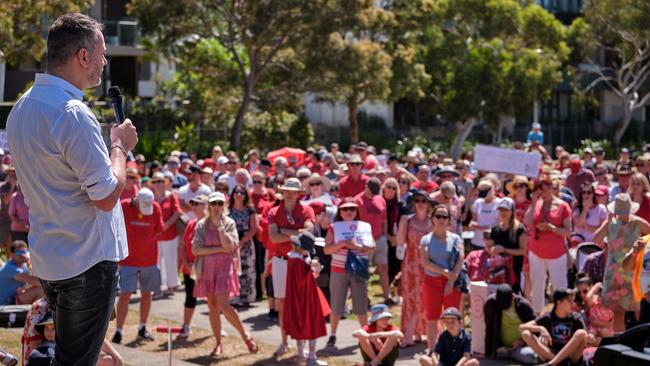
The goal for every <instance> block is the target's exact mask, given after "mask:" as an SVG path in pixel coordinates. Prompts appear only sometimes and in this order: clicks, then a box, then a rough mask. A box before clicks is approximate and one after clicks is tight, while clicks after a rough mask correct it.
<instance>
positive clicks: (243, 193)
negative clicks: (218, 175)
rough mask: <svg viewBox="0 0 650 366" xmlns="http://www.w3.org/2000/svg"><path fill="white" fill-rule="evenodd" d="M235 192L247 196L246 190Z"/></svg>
mask: <svg viewBox="0 0 650 366" xmlns="http://www.w3.org/2000/svg"><path fill="white" fill-rule="evenodd" d="M235 194H237V195H240V196H245V195H246V192H244V191H235Z"/></svg>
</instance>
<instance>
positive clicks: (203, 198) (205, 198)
mask: <svg viewBox="0 0 650 366" xmlns="http://www.w3.org/2000/svg"><path fill="white" fill-rule="evenodd" d="M190 202H196V203H200V204H203V205H207V204H208V196H206V195H204V194H200V195H198V196H196V197H193V198H192V199H190Z"/></svg>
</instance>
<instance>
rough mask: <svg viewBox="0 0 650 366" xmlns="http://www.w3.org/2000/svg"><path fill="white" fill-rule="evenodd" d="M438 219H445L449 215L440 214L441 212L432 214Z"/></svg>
mask: <svg viewBox="0 0 650 366" xmlns="http://www.w3.org/2000/svg"><path fill="white" fill-rule="evenodd" d="M433 217H435V218H436V219H438V220H447V219H448V218H449V215H441V214H435V215H433Z"/></svg>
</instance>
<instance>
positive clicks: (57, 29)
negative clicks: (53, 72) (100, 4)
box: [47, 13, 102, 69]
mask: <svg viewBox="0 0 650 366" xmlns="http://www.w3.org/2000/svg"><path fill="white" fill-rule="evenodd" d="M101 30H102V25H101V24H100V23H99V22H97V21H96V20H95V19H93V18H91V17H89V16H87V15H84V14H79V13H68V14H65V15H62V16H60V17H59V18H58V19H57V20H55V21H54V23H52V26H51V27H50V31H49V32H48V35H47V68H48V69H52V68H56V67H58V66H61V65H63V64H64V63H65V62H66V61H68V60H69V59H70V58H71V57H72V56H74V55H76V54H77V52H79V50H80V49H82V48H85V49H87V50H88V51H89V52H93V50H94V48H95V42H97V31H100V32H101Z"/></svg>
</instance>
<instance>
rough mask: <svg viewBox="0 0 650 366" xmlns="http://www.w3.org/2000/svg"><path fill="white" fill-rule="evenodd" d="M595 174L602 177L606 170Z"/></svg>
mask: <svg viewBox="0 0 650 366" xmlns="http://www.w3.org/2000/svg"><path fill="white" fill-rule="evenodd" d="M595 175H596V176H597V177H602V176H603V175H605V172H600V173H596V174H595Z"/></svg>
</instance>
